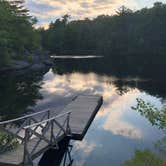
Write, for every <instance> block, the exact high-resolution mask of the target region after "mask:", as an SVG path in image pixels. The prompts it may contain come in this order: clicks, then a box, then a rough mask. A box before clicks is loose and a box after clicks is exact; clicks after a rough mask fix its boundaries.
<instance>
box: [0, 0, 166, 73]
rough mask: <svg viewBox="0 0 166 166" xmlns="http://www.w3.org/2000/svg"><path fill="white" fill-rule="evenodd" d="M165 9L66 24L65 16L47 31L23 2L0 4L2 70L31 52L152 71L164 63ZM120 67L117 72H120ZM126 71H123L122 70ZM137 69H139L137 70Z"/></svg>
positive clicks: (122, 10)
mask: <svg viewBox="0 0 166 166" xmlns="http://www.w3.org/2000/svg"><path fill="white" fill-rule="evenodd" d="M165 18H166V5H165V4H163V3H160V2H156V3H155V4H154V6H153V7H152V8H144V9H141V10H138V11H132V10H130V9H128V8H126V7H124V6H122V7H121V8H120V9H119V10H117V12H116V14H115V15H112V16H108V15H101V16H98V17H97V18H94V19H88V18H86V19H84V20H74V21H70V16H69V15H65V16H63V17H62V18H60V19H57V20H55V22H52V23H50V25H49V28H48V29H47V30H44V29H43V28H39V29H35V28H34V24H35V23H36V21H37V20H36V19H35V18H34V17H31V16H30V15H29V12H28V10H27V9H25V7H24V2H23V0H12V1H6V0H0V66H4V65H7V64H9V63H10V61H11V59H17V58H18V59H19V58H23V59H25V58H30V56H29V54H31V52H33V51H34V50H42V49H43V50H47V51H49V52H50V53H51V54H68V55H69V54H75V55H76V54H77V55H78V54H79V55H86V54H96V55H104V56H105V57H107V58H109V61H110V62H112V65H115V64H117V63H118V64H122V65H124V66H126V65H127V66H130V67H129V70H132V69H133V65H135V66H137V67H140V68H141V69H140V70H141V71H143V70H150V69H148V68H147V66H148V65H152V66H153V65H154V66H155V65H158V67H159V68H162V67H163V66H164V65H165V64H166V55H165V54H166V30H165V29H166V19H165ZM120 68H121V67H120ZM125 68H126V67H124V69H125ZM138 70H139V69H138Z"/></svg>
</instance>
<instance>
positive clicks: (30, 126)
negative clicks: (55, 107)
mask: <svg viewBox="0 0 166 166" xmlns="http://www.w3.org/2000/svg"><path fill="white" fill-rule="evenodd" d="M69 114H71V111H69V112H65V113H63V114H59V115H57V116H55V117H53V118H50V119H46V120H43V121H42V122H39V123H34V124H32V125H29V126H25V127H24V129H25V130H26V129H28V128H33V127H35V126H38V125H41V124H44V123H47V122H50V121H52V120H54V119H57V118H60V117H62V116H64V115H69Z"/></svg>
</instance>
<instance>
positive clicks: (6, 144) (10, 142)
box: [0, 132, 19, 154]
mask: <svg viewBox="0 0 166 166" xmlns="http://www.w3.org/2000/svg"><path fill="white" fill-rule="evenodd" d="M18 144H19V142H18V140H17V139H16V138H15V137H14V136H12V135H9V134H6V133H4V132H0V154H2V153H5V152H6V151H10V150H13V149H15V148H16V147H17V146H18Z"/></svg>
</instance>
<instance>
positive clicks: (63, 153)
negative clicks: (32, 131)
mask: <svg viewBox="0 0 166 166" xmlns="http://www.w3.org/2000/svg"><path fill="white" fill-rule="evenodd" d="M69 143H70V140H69V139H68V138H65V139H63V140H62V141H61V142H59V144H58V146H59V149H50V150H48V151H47V152H46V153H45V154H44V155H43V156H42V158H41V160H40V162H39V166H46V165H48V166H71V165H72V163H73V159H72V157H71V150H72V145H70V144H69Z"/></svg>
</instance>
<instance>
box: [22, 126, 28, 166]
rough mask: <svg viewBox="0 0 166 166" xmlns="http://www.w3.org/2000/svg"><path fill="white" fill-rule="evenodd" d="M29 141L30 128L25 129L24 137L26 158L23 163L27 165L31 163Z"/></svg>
mask: <svg viewBox="0 0 166 166" xmlns="http://www.w3.org/2000/svg"><path fill="white" fill-rule="evenodd" d="M28 141H29V129H25V137H24V158H23V165H24V166H26V165H27V164H28V163H29V156H28V155H29V154H28V149H27V147H28Z"/></svg>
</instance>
